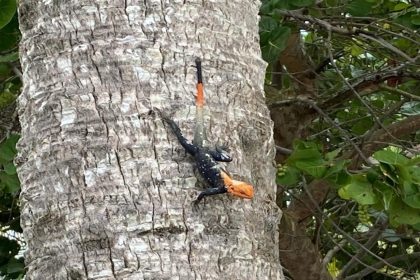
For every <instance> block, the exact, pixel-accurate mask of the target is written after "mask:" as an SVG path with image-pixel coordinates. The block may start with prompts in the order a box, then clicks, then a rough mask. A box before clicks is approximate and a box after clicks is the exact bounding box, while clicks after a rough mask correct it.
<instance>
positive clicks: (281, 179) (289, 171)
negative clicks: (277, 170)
mask: <svg viewBox="0 0 420 280" xmlns="http://www.w3.org/2000/svg"><path fill="white" fill-rule="evenodd" d="M299 175H300V173H299V171H298V170H297V169H296V168H294V167H291V166H287V168H286V171H285V172H284V174H283V175H280V176H277V179H276V182H277V184H280V185H286V186H293V185H295V184H297V183H298V182H299Z"/></svg>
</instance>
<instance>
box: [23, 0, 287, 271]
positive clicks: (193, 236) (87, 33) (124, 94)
mask: <svg viewBox="0 0 420 280" xmlns="http://www.w3.org/2000/svg"><path fill="white" fill-rule="evenodd" d="M19 6H20V7H19V14H20V28H21V31H22V42H21V63H22V69H23V82H24V88H23V92H22V94H21V96H20V98H19V115H20V122H21V126H22V137H21V139H20V141H19V143H18V149H19V154H18V157H17V159H16V163H17V165H18V173H19V178H20V180H21V183H22V193H21V209H22V213H21V224H22V228H23V231H24V236H25V238H26V241H27V247H28V249H27V252H26V255H25V261H26V266H27V277H26V278H27V279H193V278H194V279H281V278H283V276H282V271H281V267H280V263H279V255H278V231H277V227H278V222H279V219H280V211H279V210H278V208H277V206H276V205H275V203H274V199H275V192H276V186H275V184H274V177H275V168H274V166H273V159H274V152H275V150H274V143H273V137H272V136H273V135H272V121H271V120H270V117H269V111H268V109H267V108H266V106H265V103H264V96H263V78H264V68H265V63H264V62H263V61H262V59H261V58H260V50H259V45H258V24H257V22H258V18H257V14H258V7H259V2H258V1H238V0H237V1H221V0H215V1H198V0H197V1H172V0H171V1H169V0H166V1H164V0H161V1H157V0H145V1H113V0H111V1H105V0H97V1H93V0H82V1H76V0H69V1H37V0H22V1H20V2H19ZM196 56H198V57H201V58H202V59H203V68H204V69H203V70H204V83H205V91H206V97H207V100H206V102H207V108H208V110H207V118H206V125H207V128H208V130H207V131H208V137H209V140H210V142H212V143H219V144H228V145H229V147H230V152H231V155H232V156H233V157H234V160H233V162H232V163H229V164H228V166H227V169H228V171H229V172H230V173H231V174H232V175H233V177H235V178H237V179H240V180H244V181H248V182H251V183H253V184H254V186H255V188H256V196H255V198H254V199H253V200H252V201H247V200H241V199H234V198H231V197H229V196H227V195H220V196H215V197H210V198H207V199H205V202H204V203H202V204H201V205H199V207H198V208H197V209H194V208H193V205H192V201H193V200H194V199H195V198H196V196H197V194H198V192H199V191H200V189H199V188H198V187H197V186H196V178H195V176H194V174H193V168H192V164H193V162H192V159H191V158H190V157H188V156H186V154H185V152H184V151H183V149H182V147H181V146H180V145H179V144H178V142H177V141H176V139H175V137H174V135H173V134H172V133H171V131H170V130H169V129H167V128H166V127H165V126H164V124H163V122H162V120H161V119H160V117H159V115H158V114H156V113H155V112H156V109H159V110H161V111H165V112H167V113H169V114H171V115H172V116H173V118H174V119H175V120H176V122H177V123H179V125H180V127H181V129H182V130H183V132H184V134H185V136H186V137H187V138H189V139H192V130H193V127H194V116H195V114H194V112H195V108H194V102H193V100H194V96H193V92H194V88H195V69H194V67H192V65H193V63H194V58H195V57H196Z"/></svg>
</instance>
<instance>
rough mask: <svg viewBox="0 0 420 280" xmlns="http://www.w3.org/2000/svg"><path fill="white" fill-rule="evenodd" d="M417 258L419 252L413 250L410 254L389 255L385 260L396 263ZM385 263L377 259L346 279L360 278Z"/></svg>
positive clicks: (419, 254)
mask: <svg viewBox="0 0 420 280" xmlns="http://www.w3.org/2000/svg"><path fill="white" fill-rule="evenodd" d="M411 258H414V259H417V258H420V252H414V253H412V254H403V255H398V256H393V257H390V258H388V259H385V261H386V262H387V263H396V262H399V261H402V260H406V259H411ZM385 265H387V264H386V263H384V262H382V261H379V262H377V263H375V264H373V265H371V266H370V267H366V268H365V269H363V270H362V271H359V272H357V273H355V274H353V275H350V276H348V277H346V280H352V279H362V278H363V277H364V276H366V275H369V274H370V273H372V272H374V271H376V270H377V269H380V268H382V267H384V266H385Z"/></svg>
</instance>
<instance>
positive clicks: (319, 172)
mask: <svg viewBox="0 0 420 280" xmlns="http://www.w3.org/2000/svg"><path fill="white" fill-rule="evenodd" d="M293 146H294V149H293V153H292V154H291V155H290V157H289V158H288V159H287V163H288V164H289V165H290V166H295V167H296V168H298V169H300V170H302V171H304V172H306V173H307V174H309V175H311V176H313V177H315V178H321V177H323V176H324V174H325V172H326V171H327V167H326V165H327V163H326V161H325V160H324V159H323V157H322V154H321V153H320V151H319V149H318V146H317V145H316V143H312V142H302V141H296V142H295V143H294V145H293Z"/></svg>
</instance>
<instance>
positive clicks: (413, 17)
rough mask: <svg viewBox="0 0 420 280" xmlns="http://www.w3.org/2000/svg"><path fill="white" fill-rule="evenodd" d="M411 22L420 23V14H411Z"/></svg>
mask: <svg viewBox="0 0 420 280" xmlns="http://www.w3.org/2000/svg"><path fill="white" fill-rule="evenodd" d="M411 23H412V24H414V25H420V14H415V15H411Z"/></svg>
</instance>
